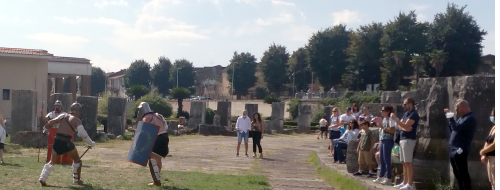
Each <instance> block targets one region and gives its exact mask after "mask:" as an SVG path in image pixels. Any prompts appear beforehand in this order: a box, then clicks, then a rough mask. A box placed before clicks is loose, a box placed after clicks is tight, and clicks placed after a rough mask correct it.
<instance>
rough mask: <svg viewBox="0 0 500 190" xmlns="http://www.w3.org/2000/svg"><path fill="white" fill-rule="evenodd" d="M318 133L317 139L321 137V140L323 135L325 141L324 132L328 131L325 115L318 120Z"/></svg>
mask: <svg viewBox="0 0 500 190" xmlns="http://www.w3.org/2000/svg"><path fill="white" fill-rule="evenodd" d="M318 123H319V133H318V137H317V139H319V136H321V138H323V134H325V135H324V136H325V139H326V134H327V133H326V132H327V130H328V127H327V126H326V125H328V121H327V120H326V115H325V114H323V117H322V118H321V119H320V120H319V122H318Z"/></svg>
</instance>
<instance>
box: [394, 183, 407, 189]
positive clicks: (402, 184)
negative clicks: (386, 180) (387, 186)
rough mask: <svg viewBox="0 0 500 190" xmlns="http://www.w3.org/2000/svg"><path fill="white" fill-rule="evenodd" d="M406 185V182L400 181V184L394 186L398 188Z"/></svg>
mask: <svg viewBox="0 0 500 190" xmlns="http://www.w3.org/2000/svg"><path fill="white" fill-rule="evenodd" d="M405 185H406V184H404V183H400V184H399V185H395V186H394V187H395V188H397V189H399V188H401V187H403V186H405Z"/></svg>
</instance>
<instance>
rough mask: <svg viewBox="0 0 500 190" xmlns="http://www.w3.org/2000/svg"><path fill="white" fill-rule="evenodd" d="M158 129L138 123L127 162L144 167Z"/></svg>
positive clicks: (154, 126)
mask: <svg viewBox="0 0 500 190" xmlns="http://www.w3.org/2000/svg"><path fill="white" fill-rule="evenodd" d="M159 130H160V127H158V126H156V125H153V124H150V123H144V122H142V121H139V123H137V129H136V130H135V135H134V140H133V141H132V146H131V147H130V151H129V153H128V156H127V161H129V162H132V163H136V164H139V165H141V166H146V165H147V163H148V157H149V154H150V153H151V151H152V149H153V145H154V143H155V141H156V136H157V134H158V131H159Z"/></svg>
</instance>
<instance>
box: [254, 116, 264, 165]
mask: <svg viewBox="0 0 500 190" xmlns="http://www.w3.org/2000/svg"><path fill="white" fill-rule="evenodd" d="M252 131H253V133H252V145H253V157H254V158H255V157H256V156H257V155H256V146H258V147H259V153H260V157H259V158H264V157H263V156H262V146H260V140H262V138H264V122H263V121H262V119H261V117H260V114H259V113H254V114H253V119H252Z"/></svg>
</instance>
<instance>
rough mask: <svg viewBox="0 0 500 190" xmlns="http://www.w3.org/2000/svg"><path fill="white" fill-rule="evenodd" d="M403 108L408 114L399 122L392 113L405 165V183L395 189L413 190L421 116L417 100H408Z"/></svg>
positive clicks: (402, 160)
mask: <svg viewBox="0 0 500 190" xmlns="http://www.w3.org/2000/svg"><path fill="white" fill-rule="evenodd" d="M403 108H404V109H405V111H406V113H405V114H404V115H403V119H401V120H399V119H398V118H397V117H396V115H395V114H394V113H391V119H393V120H394V121H396V124H397V125H398V126H397V127H398V128H399V130H400V134H399V136H400V138H401V140H400V141H399V152H400V155H401V162H402V163H403V177H404V179H403V183H401V184H399V185H395V186H394V187H396V188H400V189H403V190H411V189H413V187H412V186H411V184H412V183H413V150H414V149H415V145H416V143H417V126H418V121H419V120H420V116H419V115H418V113H417V111H416V110H415V100H413V98H406V99H405V101H404V102H403Z"/></svg>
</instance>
